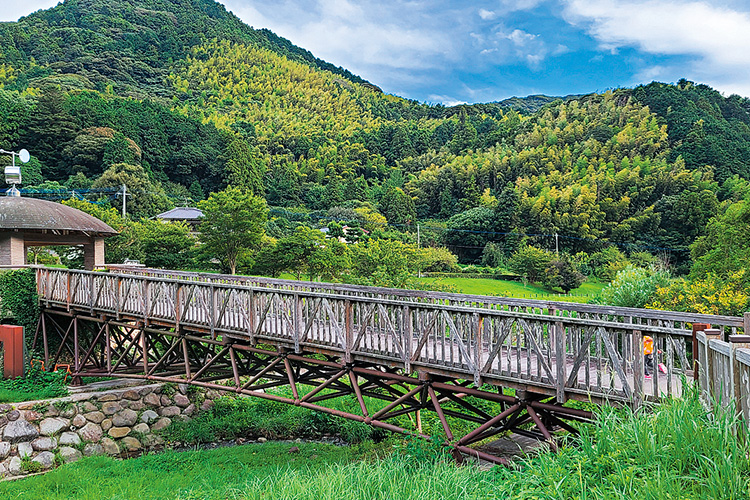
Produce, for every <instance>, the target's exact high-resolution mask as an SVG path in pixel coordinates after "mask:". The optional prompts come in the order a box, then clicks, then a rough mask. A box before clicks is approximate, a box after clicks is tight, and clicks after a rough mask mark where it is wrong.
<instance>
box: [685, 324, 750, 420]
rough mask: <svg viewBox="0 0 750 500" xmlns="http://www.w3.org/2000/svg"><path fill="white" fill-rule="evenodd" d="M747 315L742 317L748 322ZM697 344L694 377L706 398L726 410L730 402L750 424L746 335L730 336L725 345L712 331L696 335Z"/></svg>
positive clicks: (749, 350) (748, 341)
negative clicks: (698, 371) (696, 362)
mask: <svg viewBox="0 0 750 500" xmlns="http://www.w3.org/2000/svg"><path fill="white" fill-rule="evenodd" d="M749 316H750V314H746V315H745V318H746V319H747V320H748V321H750V318H749ZM696 339H697V341H698V366H699V370H700V374H699V377H698V380H699V383H700V388H701V392H702V393H703V395H704V396H706V399H708V400H709V401H713V402H715V403H716V404H720V405H722V406H724V407H727V406H728V405H730V404H731V403H734V404H735V405H736V410H737V412H738V413H739V414H741V415H742V417H743V420H744V422H745V425H746V426H747V425H748V424H750V335H734V336H732V337H730V338H729V342H724V341H722V340H720V338H719V332H718V331H716V330H706V331H704V332H699V333H698V334H697V335H696Z"/></svg>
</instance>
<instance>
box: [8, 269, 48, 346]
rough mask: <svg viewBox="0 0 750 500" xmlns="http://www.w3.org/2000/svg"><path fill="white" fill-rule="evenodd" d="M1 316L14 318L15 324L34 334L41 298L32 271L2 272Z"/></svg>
mask: <svg viewBox="0 0 750 500" xmlns="http://www.w3.org/2000/svg"><path fill="white" fill-rule="evenodd" d="M0 316H2V317H4V318H8V317H12V318H13V319H14V322H15V324H17V325H21V326H23V327H24V328H25V329H26V332H27V335H29V334H30V333H29V332H34V331H35V329H36V325H37V320H38V319H39V297H38V296H37V293H36V276H35V274H34V271H33V270H32V269H19V270H16V271H0Z"/></svg>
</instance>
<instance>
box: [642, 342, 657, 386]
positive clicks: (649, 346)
mask: <svg viewBox="0 0 750 500" xmlns="http://www.w3.org/2000/svg"><path fill="white" fill-rule="evenodd" d="M643 359H644V363H643V365H644V368H645V369H646V378H651V373H652V372H653V371H654V339H653V338H652V337H649V336H648V335H646V336H645V337H643Z"/></svg>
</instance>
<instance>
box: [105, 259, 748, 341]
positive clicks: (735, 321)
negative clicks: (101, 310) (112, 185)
mask: <svg viewBox="0 0 750 500" xmlns="http://www.w3.org/2000/svg"><path fill="white" fill-rule="evenodd" d="M108 268H109V270H110V272H114V273H122V274H130V275H134V276H151V277H161V278H174V279H183V280H190V281H205V282H212V283H216V284H219V283H222V282H224V283H237V284H240V283H241V284H248V283H249V284H250V286H260V287H264V286H265V287H267V286H273V287H289V288H291V289H293V290H298V291H303V290H304V291H314V290H324V291H326V292H328V293H331V292H335V293H345V294H356V295H363V296H366V297H370V298H374V297H383V296H391V297H395V298H397V299H401V300H406V299H425V300H433V301H435V300H437V301H449V302H450V303H454V304H455V303H459V304H467V305H468V304H484V305H486V306H502V307H528V308H532V309H538V310H539V311H540V312H541V313H542V314H544V311H547V313H548V314H549V312H550V311H552V312H553V313H554V315H555V316H557V317H560V316H564V315H565V312H567V313H569V314H570V313H578V314H581V313H583V314H599V315H607V316H621V317H623V318H626V319H628V320H630V321H634V323H636V324H638V325H641V326H645V325H644V323H643V322H642V321H643V320H645V321H646V322H649V321H652V320H657V321H672V322H676V323H708V324H711V325H715V326H721V327H728V328H730V329H731V332H730V333H737V331H736V329H737V328H742V327H743V326H744V324H743V318H742V317H735V316H723V315H713V314H701V313H689V312H679V311H667V310H662V309H639V308H633V307H619V306H608V305H595V304H580V303H576V302H564V301H551V300H538V299H518V298H513V297H498V296H490V295H470V294H460V293H449V292H431V291H423V290H407V289H401V288H383V287H374V286H360V285H347V284H339V283H320V282H314V281H296V280H285V279H278V278H266V277H259V276H237V275H227V274H213V273H198V272H188V271H171V270H164V269H154V268H138V267H131V266H125V265H109V266H108ZM305 289H309V290H305ZM486 306H485V307H483V309H486V308H487V307H486ZM637 320H641V321H637Z"/></svg>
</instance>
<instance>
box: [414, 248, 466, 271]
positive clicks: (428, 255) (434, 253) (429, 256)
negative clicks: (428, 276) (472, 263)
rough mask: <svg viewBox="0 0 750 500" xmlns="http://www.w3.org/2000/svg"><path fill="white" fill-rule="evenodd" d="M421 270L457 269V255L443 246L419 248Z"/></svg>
mask: <svg viewBox="0 0 750 500" xmlns="http://www.w3.org/2000/svg"><path fill="white" fill-rule="evenodd" d="M420 253H421V257H422V262H423V264H422V271H425V272H443V273H451V272H456V271H458V270H459V267H458V257H456V256H455V255H454V254H453V253H451V251H450V250H448V249H447V248H445V247H437V248H435V247H428V248H423V249H421V250H420Z"/></svg>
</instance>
